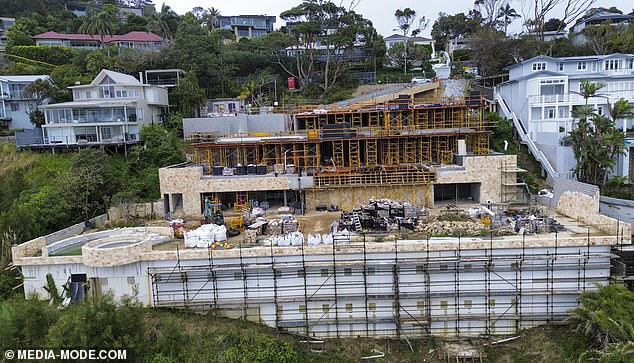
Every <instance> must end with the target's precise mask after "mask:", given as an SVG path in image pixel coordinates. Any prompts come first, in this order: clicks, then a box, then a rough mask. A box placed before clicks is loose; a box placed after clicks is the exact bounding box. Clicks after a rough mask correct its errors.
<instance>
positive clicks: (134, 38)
mask: <svg viewBox="0 0 634 363" xmlns="http://www.w3.org/2000/svg"><path fill="white" fill-rule="evenodd" d="M32 38H33V39H63V40H93V41H97V42H102V43H112V42H119V41H124V42H162V41H163V38H162V37H160V36H158V35H156V34H154V33H152V32H139V31H135V32H129V33H126V34H122V35H104V36H103V37H101V36H99V35H90V34H60V33H57V32H52V31H51V32H46V33H42V34H37V35H34V36H33V37H32Z"/></svg>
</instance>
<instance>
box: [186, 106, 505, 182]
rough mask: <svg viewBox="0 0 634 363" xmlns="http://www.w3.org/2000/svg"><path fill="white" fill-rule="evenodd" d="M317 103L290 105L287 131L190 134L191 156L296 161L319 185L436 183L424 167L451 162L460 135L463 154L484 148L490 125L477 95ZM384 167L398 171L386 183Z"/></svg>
mask: <svg viewBox="0 0 634 363" xmlns="http://www.w3.org/2000/svg"><path fill="white" fill-rule="evenodd" d="M317 107H319V106H314V107H307V108H305V109H297V110H295V111H294V113H293V119H294V125H295V126H294V130H293V131H292V132H291V133H289V134H284V135H270V136H265V137H262V135H261V134H259V135H258V137H252V135H244V137H243V138H237V137H233V138H231V139H225V140H223V138H221V137H216V138H211V139H210V138H208V137H201V138H194V139H191V140H190V141H192V146H193V148H194V161H195V162H197V163H206V164H207V165H210V166H214V165H220V166H227V167H235V166H237V165H238V164H240V165H249V164H253V165H268V166H270V165H275V164H279V165H285V164H286V165H287V164H293V165H294V166H295V167H296V168H300V169H301V170H302V171H303V172H305V173H307V174H308V175H313V176H316V177H317V178H318V182H317V183H316V186H317V188H322V187H323V186H325V185H331V186H334V185H336V184H337V183H340V184H341V185H356V184H358V183H364V182H369V183H372V182H374V181H376V180H378V182H380V183H381V184H383V185H399V184H403V181H408V182H407V183H406V184H404V185H416V184H420V183H423V184H424V183H430V182H433V181H434V180H435V179H434V176H433V175H431V176H430V175H429V174H430V173H431V174H433V173H434V172H433V169H432V168H429V167H425V165H429V164H433V163H438V164H451V163H453V161H454V156H455V155H456V153H457V151H458V144H459V140H464V142H465V145H466V147H467V153H468V154H471V155H486V154H488V153H489V134H490V133H491V129H492V124H491V122H489V121H487V120H485V119H484V117H483V110H484V107H485V105H484V102H482V100H481V99H480V98H443V99H440V98H437V99H424V100H405V101H398V102H396V101H394V102H389V103H384V104H373V105H357V108H356V109H352V108H331V109H328V110H323V109H322V110H320V109H318V108H317ZM386 168H396V169H398V173H399V174H397V175H395V177H387V179H385V180H383V177H382V176H381V175H380V174H382V173H383V174H385V170H386ZM404 174H407V175H404ZM322 181H324V182H322Z"/></svg>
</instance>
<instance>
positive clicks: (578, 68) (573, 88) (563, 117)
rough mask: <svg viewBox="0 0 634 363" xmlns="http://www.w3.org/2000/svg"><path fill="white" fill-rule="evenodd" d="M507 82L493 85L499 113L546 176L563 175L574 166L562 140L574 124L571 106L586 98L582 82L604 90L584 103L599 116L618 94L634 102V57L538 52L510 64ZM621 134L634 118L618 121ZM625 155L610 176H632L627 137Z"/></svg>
mask: <svg viewBox="0 0 634 363" xmlns="http://www.w3.org/2000/svg"><path fill="white" fill-rule="evenodd" d="M508 70H509V80H508V81H506V82H504V83H502V84H501V85H499V86H498V87H497V90H496V98H497V100H498V102H499V104H500V107H499V109H500V111H501V112H500V113H501V114H502V115H503V116H506V117H507V118H509V119H514V122H515V126H516V129H517V131H518V133H519V134H520V136H521V138H522V141H524V142H526V143H528V144H529V147H533V146H534V147H535V148H536V149H538V151H535V150H532V151H533V154H538V155H535V156H536V158H537V159H538V160H540V158H543V159H544V160H540V161H541V162H542V165H544V164H548V163H549V164H550V166H548V165H544V166H545V169H546V170H547V171H548V169H549V168H550V167H552V170H551V172H549V173H550V174H553V173H552V172H553V171H554V173H555V175H554V176H565V175H563V174H567V173H569V172H570V171H571V170H572V169H573V168H574V166H575V165H576V160H575V158H574V157H573V154H572V150H571V148H570V147H567V146H563V145H561V139H562V138H563V137H565V136H566V135H568V133H569V132H570V130H572V128H573V127H574V123H575V120H574V119H573V118H572V114H571V113H572V110H573V109H574V108H575V107H578V106H582V105H584V104H585V103H586V100H585V99H584V98H583V97H582V96H581V95H579V91H580V87H581V82H582V81H583V80H587V81H589V82H593V83H601V84H603V85H604V87H603V88H601V90H600V91H599V92H598V96H597V97H593V98H590V99H588V101H587V102H588V104H589V105H591V106H592V107H594V108H595V109H596V110H597V112H598V113H599V114H607V113H608V107H609V105H612V104H614V102H616V101H617V100H619V99H620V98H625V99H627V100H628V101H630V102H631V103H634V55H632V54H611V55H600V56H581V57H564V58H553V57H549V56H544V55H541V56H537V57H534V58H531V59H528V60H526V61H524V62H521V63H518V64H515V65H512V66H510V67H508ZM616 126H617V127H618V128H622V129H623V130H624V132H625V131H626V130H628V129H632V128H633V127H634V120H632V119H626V120H617V121H616ZM625 146H626V155H624V156H622V157H621V158H620V160H619V163H618V165H617V166H616V168H615V170H613V174H614V175H623V176H628V177H630V178H632V176H633V174H634V173H633V172H632V168H631V167H630V164H631V163H632V161H634V159H633V158H632V157H631V156H630V155H633V154H634V150H631V148H632V147H634V139H632V138H630V137H627V138H626V142H625Z"/></svg>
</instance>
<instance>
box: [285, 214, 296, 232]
mask: <svg viewBox="0 0 634 363" xmlns="http://www.w3.org/2000/svg"><path fill="white" fill-rule="evenodd" d="M281 217H282V232H283V233H284V234H287V233H292V232H297V227H298V225H299V224H298V223H297V219H295V217H294V216H293V215H292V214H287V215H283V216H281Z"/></svg>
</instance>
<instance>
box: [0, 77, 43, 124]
mask: <svg viewBox="0 0 634 363" xmlns="http://www.w3.org/2000/svg"><path fill="white" fill-rule="evenodd" d="M39 79H41V80H44V81H48V82H53V81H52V80H51V77H49V76H47V75H25V76H0V122H2V123H3V124H4V126H6V127H7V128H9V129H32V128H34V127H35V125H34V124H33V123H31V118H30V117H29V112H30V111H31V108H34V107H35V105H34V100H33V99H31V98H30V97H29V95H27V94H26V93H25V92H24V88H25V87H26V86H28V85H29V84H31V83H33V82H35V81H37V80H39ZM46 102H48V100H44V103H46Z"/></svg>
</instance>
